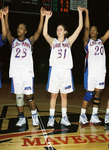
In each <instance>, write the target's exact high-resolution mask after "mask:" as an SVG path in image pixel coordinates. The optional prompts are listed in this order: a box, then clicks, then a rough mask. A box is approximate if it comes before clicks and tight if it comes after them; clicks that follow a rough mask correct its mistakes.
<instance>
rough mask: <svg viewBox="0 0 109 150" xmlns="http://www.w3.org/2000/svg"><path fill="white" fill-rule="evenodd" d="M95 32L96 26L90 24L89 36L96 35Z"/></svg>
mask: <svg viewBox="0 0 109 150" xmlns="http://www.w3.org/2000/svg"><path fill="white" fill-rule="evenodd" d="M97 34H98V31H97V27H95V26H92V27H91V28H90V37H91V38H93V37H97Z"/></svg>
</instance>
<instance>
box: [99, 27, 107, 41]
mask: <svg viewBox="0 0 109 150" xmlns="http://www.w3.org/2000/svg"><path fill="white" fill-rule="evenodd" d="M108 38H109V29H108V30H107V32H106V33H105V35H104V36H102V37H101V38H100V39H101V40H102V41H103V43H105V42H106V40H107V39H108Z"/></svg>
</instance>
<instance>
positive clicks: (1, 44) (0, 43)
mask: <svg viewBox="0 0 109 150" xmlns="http://www.w3.org/2000/svg"><path fill="white" fill-rule="evenodd" d="M5 42H6V39H5V40H4V41H2V34H0V47H1V46H3V45H4V43H5ZM1 78H2V74H1V70H0V88H1V87H2V83H1Z"/></svg>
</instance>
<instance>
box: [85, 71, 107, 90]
mask: <svg viewBox="0 0 109 150" xmlns="http://www.w3.org/2000/svg"><path fill="white" fill-rule="evenodd" d="M105 76H106V74H105V73H103V74H87V73H84V88H85V89H86V90H88V91H94V90H95V88H97V89H104V88H105Z"/></svg>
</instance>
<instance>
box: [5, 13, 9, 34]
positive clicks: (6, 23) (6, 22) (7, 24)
mask: <svg viewBox="0 0 109 150" xmlns="http://www.w3.org/2000/svg"><path fill="white" fill-rule="evenodd" d="M5 25H6V31H7V32H9V31H10V30H9V23H8V14H6V15H5Z"/></svg>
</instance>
